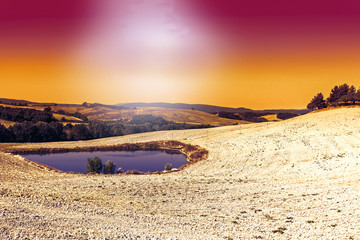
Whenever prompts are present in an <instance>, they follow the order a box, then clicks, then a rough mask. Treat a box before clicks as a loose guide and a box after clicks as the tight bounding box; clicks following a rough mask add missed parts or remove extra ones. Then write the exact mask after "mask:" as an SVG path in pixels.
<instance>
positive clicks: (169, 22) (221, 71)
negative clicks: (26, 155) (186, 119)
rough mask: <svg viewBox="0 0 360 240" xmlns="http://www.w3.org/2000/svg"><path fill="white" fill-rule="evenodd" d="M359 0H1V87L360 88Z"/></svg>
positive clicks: (270, 104) (79, 93)
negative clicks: (347, 85)
mask: <svg viewBox="0 0 360 240" xmlns="http://www.w3.org/2000/svg"><path fill="white" fill-rule="evenodd" d="M359 29H360V1H357V0H343V1H322V0H321V1H320V0H319V1H314V0H311V1H310V0H302V1H297V0H293V1H288V0H273V1H268V0H267V1H266V0H256V1H254V0H247V1H245V0H216V1H215V0H61V1H60V0H53V1H48V0H33V1H27V0H13V1H1V2H0V81H1V88H0V93H1V94H0V97H4V98H14V99H25V100H30V101H38V102H57V103H82V102H84V101H87V102H100V103H105V104H116V103H125V102H173V103H175V102H182V103H202V104H212V105H219V106H229V107H248V108H253V109H270V108H305V107H306V105H307V103H308V102H309V101H310V100H311V98H312V97H313V96H314V95H315V94H316V93H318V92H323V93H324V95H325V97H327V96H328V94H329V92H330V90H331V88H332V87H333V86H334V85H339V84H343V83H348V84H352V85H354V86H355V87H356V88H359V87H360V67H359V66H360V44H359V43H360V31H359Z"/></svg>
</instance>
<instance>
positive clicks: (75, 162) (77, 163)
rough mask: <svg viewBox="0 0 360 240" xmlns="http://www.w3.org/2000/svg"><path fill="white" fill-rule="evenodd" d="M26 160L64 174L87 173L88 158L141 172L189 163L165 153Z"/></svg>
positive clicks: (107, 153)
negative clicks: (99, 159)
mask: <svg viewBox="0 0 360 240" xmlns="http://www.w3.org/2000/svg"><path fill="white" fill-rule="evenodd" d="M21 156H23V157H24V158H26V159H29V160H31V161H34V162H38V163H41V164H44V165H47V166H50V167H53V168H56V169H59V170H61V171H64V172H76V173H86V169H87V163H88V158H93V157H99V158H101V160H102V164H103V165H105V163H106V162H107V161H108V160H111V161H113V162H114V163H115V164H116V169H118V168H122V169H123V170H124V171H125V172H126V171H128V170H138V171H141V172H156V171H163V170H164V167H165V165H166V164H167V163H170V164H172V167H173V168H179V167H181V166H182V165H184V164H186V163H188V162H187V160H186V156H185V155H183V154H181V153H174V152H172V153H166V152H164V151H98V152H66V153H51V154H21Z"/></svg>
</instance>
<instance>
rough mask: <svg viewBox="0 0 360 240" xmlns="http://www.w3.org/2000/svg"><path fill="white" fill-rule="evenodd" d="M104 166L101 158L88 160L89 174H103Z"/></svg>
mask: <svg viewBox="0 0 360 240" xmlns="http://www.w3.org/2000/svg"><path fill="white" fill-rule="evenodd" d="M102 169H103V165H102V162H101V159H100V158H99V157H94V158H88V165H87V171H86V172H87V173H101V170H102Z"/></svg>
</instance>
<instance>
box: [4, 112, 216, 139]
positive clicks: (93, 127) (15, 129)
mask: <svg viewBox="0 0 360 240" xmlns="http://www.w3.org/2000/svg"><path fill="white" fill-rule="evenodd" d="M207 127H211V126H210V125H190V124H185V123H175V122H171V121H167V120H165V119H163V118H161V117H155V116H152V115H137V116H134V117H133V120H131V121H123V120H119V121H90V122H89V123H87V124H75V125H72V124H66V125H65V126H64V125H63V124H62V123H60V122H55V121H51V122H41V121H39V122H31V121H24V122H21V123H17V124H14V125H13V126H10V127H8V128H6V127H5V126H3V125H1V124H0V142H52V141H75V140H89V139H96V138H104V137H113V136H122V135H128V134H134V133H142V132H151V131H161V130H180V129H193V128H207Z"/></svg>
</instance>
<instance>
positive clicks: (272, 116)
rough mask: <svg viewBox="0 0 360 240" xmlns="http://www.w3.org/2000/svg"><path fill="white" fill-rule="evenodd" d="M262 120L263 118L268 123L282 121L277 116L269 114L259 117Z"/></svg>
mask: <svg viewBox="0 0 360 240" xmlns="http://www.w3.org/2000/svg"><path fill="white" fill-rule="evenodd" d="M261 117H262V118H265V119H266V120H268V121H273V122H276V121H282V119H280V118H277V114H269V115H265V116H261Z"/></svg>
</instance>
